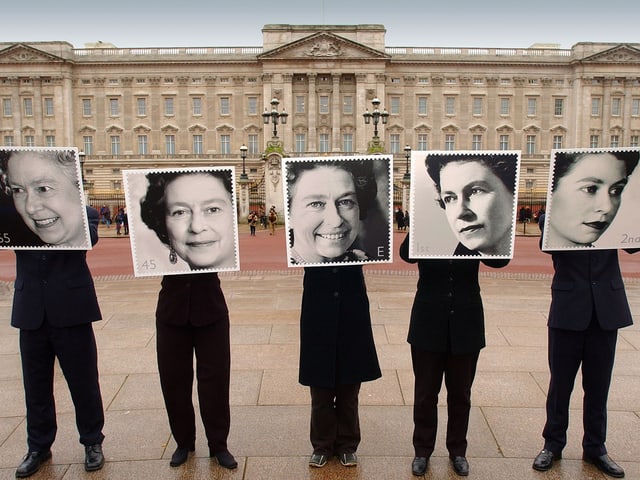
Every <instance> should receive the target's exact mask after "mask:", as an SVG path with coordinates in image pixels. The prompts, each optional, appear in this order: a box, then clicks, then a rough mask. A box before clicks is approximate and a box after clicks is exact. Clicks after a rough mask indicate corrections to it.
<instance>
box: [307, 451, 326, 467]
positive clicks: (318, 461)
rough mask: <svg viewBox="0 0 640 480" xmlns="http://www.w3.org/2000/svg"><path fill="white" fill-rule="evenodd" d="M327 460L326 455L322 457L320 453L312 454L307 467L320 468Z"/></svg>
mask: <svg viewBox="0 0 640 480" xmlns="http://www.w3.org/2000/svg"><path fill="white" fill-rule="evenodd" d="M327 460H328V458H327V456H326V455H322V454H321V453H314V454H313V455H311V458H309V466H310V467H315V468H322V467H324V466H325V465H326V464H327Z"/></svg>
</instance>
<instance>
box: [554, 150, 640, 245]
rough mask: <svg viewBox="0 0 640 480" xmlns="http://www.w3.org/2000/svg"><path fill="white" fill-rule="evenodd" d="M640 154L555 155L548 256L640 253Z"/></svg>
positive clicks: (585, 152)
mask: <svg viewBox="0 0 640 480" xmlns="http://www.w3.org/2000/svg"><path fill="white" fill-rule="evenodd" d="M639 156H640V150H639V149H638V148H619V149H605V148H592V149H561V150H553V151H552V154H551V165H550V171H549V185H548V190H547V192H548V193H547V212H546V216H545V221H544V230H543V238H542V248H543V250H548V251H551V250H569V249H589V248H599V249H615V248H637V247H640V222H639V220H640V214H639V210H638V205H640V174H639V173H638V172H637V166H638V159H639Z"/></svg>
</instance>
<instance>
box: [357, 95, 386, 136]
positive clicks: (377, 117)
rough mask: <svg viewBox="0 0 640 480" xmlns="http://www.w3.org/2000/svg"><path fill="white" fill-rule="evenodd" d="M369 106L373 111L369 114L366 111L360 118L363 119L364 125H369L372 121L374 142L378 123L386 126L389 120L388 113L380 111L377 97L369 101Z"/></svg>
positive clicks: (383, 110)
mask: <svg viewBox="0 0 640 480" xmlns="http://www.w3.org/2000/svg"><path fill="white" fill-rule="evenodd" d="M371 104H372V105H373V111H371V112H369V110H368V109H367V110H365V112H364V113H363V114H362V116H363V117H364V123H365V125H369V124H370V123H371V121H372V120H373V139H374V140H376V139H377V138H378V123H379V122H380V121H382V124H383V125H386V124H387V120H388V118H389V112H387V111H386V110H385V109H382V111H380V108H379V107H380V100H379V99H378V97H376V98H374V99H373V100H371Z"/></svg>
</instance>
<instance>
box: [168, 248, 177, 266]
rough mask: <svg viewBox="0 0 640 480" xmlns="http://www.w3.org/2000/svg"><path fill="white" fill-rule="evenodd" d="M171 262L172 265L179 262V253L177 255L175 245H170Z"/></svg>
mask: <svg viewBox="0 0 640 480" xmlns="http://www.w3.org/2000/svg"><path fill="white" fill-rule="evenodd" d="M169 263H170V264H171V265H175V264H176V263H178V255H176V251H175V249H174V248H173V245H169Z"/></svg>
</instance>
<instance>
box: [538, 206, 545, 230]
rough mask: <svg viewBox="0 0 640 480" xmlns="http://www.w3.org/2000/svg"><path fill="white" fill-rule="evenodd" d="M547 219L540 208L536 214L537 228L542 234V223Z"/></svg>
mask: <svg viewBox="0 0 640 480" xmlns="http://www.w3.org/2000/svg"><path fill="white" fill-rule="evenodd" d="M546 218H547V214H546V213H545V211H544V208H541V209H540V211H539V212H538V228H539V229H540V231H541V232H542V231H543V230H544V221H545V219H546Z"/></svg>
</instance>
